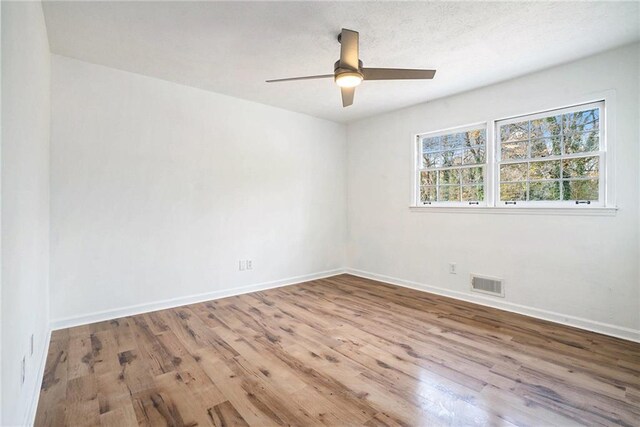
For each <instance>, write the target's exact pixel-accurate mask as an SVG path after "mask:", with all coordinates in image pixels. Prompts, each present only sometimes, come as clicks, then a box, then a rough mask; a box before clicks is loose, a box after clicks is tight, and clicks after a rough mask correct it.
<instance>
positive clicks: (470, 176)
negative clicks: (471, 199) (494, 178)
mask: <svg viewBox="0 0 640 427" xmlns="http://www.w3.org/2000/svg"><path fill="white" fill-rule="evenodd" d="M483 169H484V168H483V167H479V168H464V169H462V171H461V172H462V182H463V183H464V184H472V183H478V184H479V183H482V182H483V181H484V176H483V172H484V171H483Z"/></svg>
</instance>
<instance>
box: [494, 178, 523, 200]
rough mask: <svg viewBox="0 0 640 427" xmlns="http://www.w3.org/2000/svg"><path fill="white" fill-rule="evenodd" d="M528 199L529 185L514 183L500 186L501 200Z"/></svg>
mask: <svg viewBox="0 0 640 427" xmlns="http://www.w3.org/2000/svg"><path fill="white" fill-rule="evenodd" d="M526 199H527V183H526V182H514V183H509V184H500V200H503V201H511V200H526Z"/></svg>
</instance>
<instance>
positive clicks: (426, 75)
mask: <svg viewBox="0 0 640 427" xmlns="http://www.w3.org/2000/svg"><path fill="white" fill-rule="evenodd" d="M362 73H363V74H364V79H365V80H411V79H432V78H433V76H434V75H435V74H436V70H410V69H403V68H363V69H362Z"/></svg>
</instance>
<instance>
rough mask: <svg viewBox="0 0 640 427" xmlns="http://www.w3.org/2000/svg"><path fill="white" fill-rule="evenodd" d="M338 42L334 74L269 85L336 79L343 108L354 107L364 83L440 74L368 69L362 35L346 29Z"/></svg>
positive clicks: (430, 76)
mask: <svg viewBox="0 0 640 427" xmlns="http://www.w3.org/2000/svg"><path fill="white" fill-rule="evenodd" d="M338 42H340V59H339V60H338V61H336V63H335V65H334V67H333V68H334V73H333V74H321V75H318V76H305V77H290V78H286V79H275V80H267V83H275V82H288V81H293V80H311V79H327V78H330V77H333V78H334V80H335V82H336V84H337V85H338V86H340V91H341V92H342V106H343V107H348V106H349V105H351V104H353V95H354V94H355V91H356V86H358V85H359V84H360V83H362V81H363V80H409V79H414V80H415V79H432V78H433V76H434V75H435V74H436V70H412V69H402V68H364V67H363V66H362V61H360V58H359V53H358V44H359V35H358V32H357V31H352V30H347V29H345V28H343V29H342V32H341V33H340V34H339V35H338Z"/></svg>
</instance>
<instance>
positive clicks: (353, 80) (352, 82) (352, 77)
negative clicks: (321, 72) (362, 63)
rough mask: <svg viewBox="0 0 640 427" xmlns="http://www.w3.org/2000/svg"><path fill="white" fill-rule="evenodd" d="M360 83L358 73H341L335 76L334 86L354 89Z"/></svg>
mask: <svg viewBox="0 0 640 427" xmlns="http://www.w3.org/2000/svg"><path fill="white" fill-rule="evenodd" d="M360 83H362V75H361V74H360V73H341V74H338V75H337V76H336V84H337V85H338V86H340V87H356V86H358V85H359V84H360Z"/></svg>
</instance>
